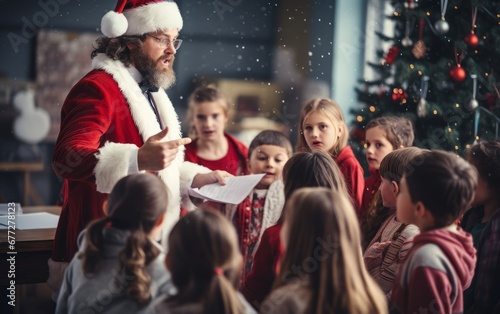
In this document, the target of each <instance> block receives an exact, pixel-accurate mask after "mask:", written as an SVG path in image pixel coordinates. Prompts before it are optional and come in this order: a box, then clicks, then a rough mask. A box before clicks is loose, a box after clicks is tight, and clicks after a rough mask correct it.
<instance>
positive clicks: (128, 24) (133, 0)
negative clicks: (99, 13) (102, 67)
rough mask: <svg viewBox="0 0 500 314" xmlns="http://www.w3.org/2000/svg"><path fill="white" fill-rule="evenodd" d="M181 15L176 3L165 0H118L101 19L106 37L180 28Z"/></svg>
mask: <svg viewBox="0 0 500 314" xmlns="http://www.w3.org/2000/svg"><path fill="white" fill-rule="evenodd" d="M182 25H183V21H182V16H181V13H180V12H179V8H178V7H177V4H175V2H173V1H165V0H118V3H117V4H116V7H115V10H114V11H109V12H108V13H106V14H105V15H104V16H103V18H102V20H101V32H102V33H103V34H104V35H105V36H106V37H110V38H112V37H119V36H123V35H129V36H131V35H143V34H146V33H151V32H156V31H159V30H165V29H171V28H175V29H177V30H179V31H180V30H181V29H182Z"/></svg>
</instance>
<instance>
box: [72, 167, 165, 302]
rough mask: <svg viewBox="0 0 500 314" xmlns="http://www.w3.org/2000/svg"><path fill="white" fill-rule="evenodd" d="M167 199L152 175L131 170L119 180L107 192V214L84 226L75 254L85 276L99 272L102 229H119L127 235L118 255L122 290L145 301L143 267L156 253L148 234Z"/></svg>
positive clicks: (147, 286)
mask: <svg viewBox="0 0 500 314" xmlns="http://www.w3.org/2000/svg"><path fill="white" fill-rule="evenodd" d="M167 203H168V193H167V189H166V187H165V184H164V183H163V182H162V181H161V180H160V179H159V178H158V177H156V176H154V175H151V174H147V173H146V174H133V175H129V176H126V177H124V178H122V179H121V180H119V181H118V182H117V183H116V185H115V186H114V187H113V190H112V191H111V194H110V195H109V199H108V208H107V209H108V217H105V218H102V219H99V220H97V221H95V222H93V223H91V224H90V225H89V227H88V228H87V231H86V235H85V244H84V245H85V247H84V250H83V252H82V253H80V255H79V258H81V259H82V260H83V262H82V264H83V271H84V274H85V276H89V275H91V274H98V273H99V267H98V265H99V262H100V261H101V259H102V256H103V254H104V252H103V249H104V248H103V246H104V236H105V234H106V232H105V231H106V230H105V229H106V228H108V227H109V228H114V229H118V230H122V231H124V232H125V233H126V234H127V235H128V237H127V239H126V241H124V242H125V248H124V249H123V250H122V251H121V252H120V253H119V256H118V258H119V265H120V276H125V277H124V279H125V280H126V281H127V285H126V287H125V288H124V289H125V293H126V295H127V297H128V298H129V299H130V300H132V301H134V302H136V303H137V304H139V305H142V304H144V303H146V302H148V301H149V300H150V299H151V292H150V283H151V278H150V277H149V276H148V275H147V273H146V271H145V268H146V266H147V265H148V264H149V263H150V262H151V261H153V260H154V259H155V258H156V257H157V256H158V255H159V254H160V251H159V249H158V247H156V246H155V244H154V243H153V242H152V240H151V239H150V238H149V235H150V234H151V232H152V230H153V229H154V228H155V227H156V226H158V224H159V223H161V221H162V219H163V216H164V215H165V211H166V204H167Z"/></svg>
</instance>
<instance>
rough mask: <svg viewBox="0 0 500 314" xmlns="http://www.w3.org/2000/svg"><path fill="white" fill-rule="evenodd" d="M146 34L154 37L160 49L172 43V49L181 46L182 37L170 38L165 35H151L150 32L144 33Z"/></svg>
mask: <svg viewBox="0 0 500 314" xmlns="http://www.w3.org/2000/svg"><path fill="white" fill-rule="evenodd" d="M146 36H149V37H152V38H154V39H156V41H157V42H158V44H159V46H160V48H162V49H166V48H167V47H170V45H172V46H173V47H174V49H175V50H177V49H179V48H180V47H181V44H182V39H174V40H170V39H168V38H167V37H161V38H160V37H156V36H153V35H151V34H146Z"/></svg>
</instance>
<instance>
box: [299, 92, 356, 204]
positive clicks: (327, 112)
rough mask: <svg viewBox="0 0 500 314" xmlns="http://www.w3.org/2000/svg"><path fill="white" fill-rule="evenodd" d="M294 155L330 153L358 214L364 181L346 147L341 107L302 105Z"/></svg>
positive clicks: (321, 102)
mask: <svg viewBox="0 0 500 314" xmlns="http://www.w3.org/2000/svg"><path fill="white" fill-rule="evenodd" d="M299 130H300V132H299V138H298V144H297V151H299V152H300V151H317V150H322V151H324V152H327V153H329V154H330V155H331V156H332V157H333V159H334V160H335V162H336V163H337V165H338V166H339V169H340V171H341V172H342V174H343V175H344V178H345V181H346V183H347V190H348V192H349V195H350V196H351V200H352V202H353V205H354V208H355V209H356V211H357V212H359V209H360V207H361V202H362V198H363V190H364V187H365V179H364V173H363V168H361V165H360V164H359V161H358V160H357V159H356V157H355V156H354V153H353V151H352V148H351V147H350V146H349V145H347V140H348V138H349V131H348V128H347V124H346V123H345V119H344V116H343V114H342V110H341V109H340V106H339V105H338V104H337V103H336V102H334V101H333V100H331V99H328V98H316V99H313V100H311V101H309V102H308V103H306V104H305V105H304V107H303V108H302V111H301V112H300V122H299Z"/></svg>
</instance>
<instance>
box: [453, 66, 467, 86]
mask: <svg viewBox="0 0 500 314" xmlns="http://www.w3.org/2000/svg"><path fill="white" fill-rule="evenodd" d="M450 76H451V79H452V80H453V81H455V82H456V83H460V82H462V81H463V80H465V77H466V76H467V73H465V70H464V69H463V68H462V67H461V66H460V64H459V65H457V66H456V67H454V68H453V69H451V70H450Z"/></svg>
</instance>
